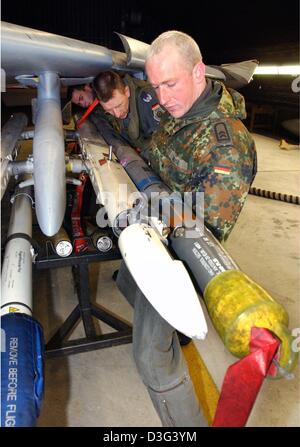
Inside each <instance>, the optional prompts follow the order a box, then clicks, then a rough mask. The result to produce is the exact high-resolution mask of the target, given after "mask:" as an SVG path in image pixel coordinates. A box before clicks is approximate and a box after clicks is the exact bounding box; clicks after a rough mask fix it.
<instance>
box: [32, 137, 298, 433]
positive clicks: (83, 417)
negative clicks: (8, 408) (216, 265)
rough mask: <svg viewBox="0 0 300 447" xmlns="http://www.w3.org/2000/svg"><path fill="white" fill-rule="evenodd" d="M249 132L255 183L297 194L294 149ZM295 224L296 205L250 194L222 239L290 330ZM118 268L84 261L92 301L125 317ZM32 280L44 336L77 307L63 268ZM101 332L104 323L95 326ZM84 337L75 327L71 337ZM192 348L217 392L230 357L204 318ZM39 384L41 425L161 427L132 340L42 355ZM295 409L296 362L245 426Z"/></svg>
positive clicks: (268, 386) (294, 319) (288, 420)
mask: <svg viewBox="0 0 300 447" xmlns="http://www.w3.org/2000/svg"><path fill="white" fill-rule="evenodd" d="M254 137H255V140H256V143H257V150H258V163H259V166H258V169H259V172H258V174H257V177H256V180H255V183H254V186H256V187H260V188H264V189H269V190H271V191H276V192H282V193H288V194H295V195H299V179H300V172H299V171H300V168H299V166H300V165H299V158H300V151H289V152H286V151H282V150H280V149H279V147H278V142H279V141H278V140H274V139H271V138H268V137H264V136H262V135H257V134H255V135H254ZM299 226H300V207H299V206H297V205H291V204H288V203H283V202H279V201H274V200H269V199H264V198H260V197H256V196H252V195H249V196H248V198H247V201H246V204H245V207H244V209H243V211H242V213H241V215H240V217H239V220H238V222H237V224H236V226H235V228H234V230H233V232H232V235H231V237H230V238H229V240H228V242H227V243H226V248H227V250H228V252H229V253H230V254H231V256H232V257H233V259H234V260H235V261H236V262H237V263H238V265H239V266H240V268H241V269H242V270H243V271H244V272H245V273H246V274H247V275H249V276H250V277H252V278H253V279H254V280H255V281H257V282H258V283H259V284H260V285H261V286H263V287H264V288H265V289H266V290H267V291H268V292H269V293H270V294H271V295H272V296H273V297H274V298H275V299H276V300H278V301H279V302H280V303H282V304H284V306H285V307H286V309H287V311H288V313H289V315H290V328H299V327H300V311H299V290H300V283H299V259H300V250H299V249H300V232H299ZM118 265H119V261H112V262H107V263H101V264H92V265H91V271H90V282H91V299H92V301H95V302H97V303H99V304H101V305H103V306H105V307H107V308H109V309H111V310H112V311H113V312H115V313H116V314H118V315H121V316H122V318H124V319H127V320H128V321H132V309H131V307H130V306H129V305H128V304H127V302H126V301H125V299H124V298H123V297H122V295H121V294H120V293H119V291H118V290H117V288H116V286H115V283H114V282H113V280H112V279H111V275H112V273H113V271H114V270H115V269H117V268H118ZM34 281H35V282H34V303H35V307H34V309H35V317H36V318H37V319H38V320H39V321H40V322H41V323H42V325H43V327H44V333H45V337H46V339H47V340H48V339H49V337H50V336H51V335H53V333H54V332H55V331H56V329H57V328H58V327H59V326H60V325H61V324H62V322H63V321H64V319H65V318H66V317H67V315H68V314H69V313H70V311H71V310H72V309H73V308H74V306H75V305H76V295H75V292H74V286H73V281H72V275H71V271H70V269H69V268H64V269H56V270H52V271H51V273H50V272H45V271H42V272H37V273H35V274H34ZM207 321H208V322H209V319H208V320H207ZM101 330H102V331H103V332H106V331H107V330H108V328H107V327H106V326H105V325H104V324H101ZM83 335H84V333H83V328H82V327H81V324H80V325H79V326H78V327H77V328H76V330H75V331H74V334H73V336H74V337H80V336H83ZM298 345H299V343H298ZM196 346H197V348H198V349H199V352H200V353H201V357H202V358H203V359H204V361H205V363H206V365H207V367H208V369H209V371H210V373H211V375H212V378H213V380H214V382H215V383H216V385H217V387H218V388H219V389H220V387H221V385H222V381H223V377H224V374H225V371H226V369H227V367H228V366H229V365H231V364H232V363H234V362H235V361H237V359H236V358H235V357H233V356H232V355H231V354H230V353H228V351H226V349H225V347H224V345H223V343H222V342H221V340H220V339H219V337H218V335H217V334H216V332H215V330H214V328H213V327H212V326H211V324H210V322H209V333H208V336H207V338H206V340H205V341H196ZM45 383H46V388H45V398H44V403H43V408H42V412H41V415H40V418H39V421H38V426H40V427H49V426H60V427H65V426H68V427H78V426H83V427H88V426H101V427H104V426H105V427H118V426H123V427H140V426H143V427H151V426H152V427H155V426H156V427H159V426H161V423H160V420H159V418H158V416H157V415H156V413H155V411H154V408H153V406H152V403H151V401H150V398H149V396H148V394H147V392H146V389H145V387H144V385H143V383H142V382H141V379H140V378H139V375H138V373H137V371H136V368H135V365H134V361H133V357H132V350H131V345H123V346H119V347H114V348H107V349H103V350H98V351H92V352H88V353H83V354H76V355H73V356H69V357H65V358H56V359H49V360H47V361H46V377H45ZM299 409H300V387H299V367H298V368H297V369H296V371H295V378H294V379H293V380H291V381H288V380H284V379H282V380H277V381H274V380H266V381H265V382H264V384H263V387H262V390H261V392H260V394H259V397H258V399H257V401H256V403H255V406H254V408H253V411H252V414H251V416H250V419H249V421H248V424H247V425H248V426H252V427H261V426H274V427H278V426H300V412H299Z"/></svg>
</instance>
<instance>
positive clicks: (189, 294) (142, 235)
mask: <svg viewBox="0 0 300 447" xmlns="http://www.w3.org/2000/svg"><path fill="white" fill-rule="evenodd" d="M98 138H99V137H98ZM99 140H100V138H99ZM80 144H81V148H82V153H83V156H84V158H85V162H86V166H87V169H88V171H89V175H90V178H91V181H92V184H93V187H94V189H95V192H96V195H97V199H98V201H99V203H102V204H103V205H104V206H105V207H106V211H107V214H108V220H109V223H110V225H111V226H112V227H114V226H118V224H117V223H116V219H117V218H118V217H119V216H120V214H121V213H125V215H130V212H131V211H132V210H134V203H135V200H136V199H137V198H141V194H140V192H139V191H138V190H137V188H136V186H135V185H134V183H133V182H132V180H131V179H130V178H129V176H128V174H127V173H126V171H125V170H124V169H123V167H122V166H121V165H120V163H118V161H117V159H116V157H115V155H113V156H112V159H111V160H109V158H108V148H107V146H106V145H105V143H104V142H103V146H102V145H101V146H100V145H99V144H97V145H96V144H93V143H91V142H89V141H88V139H84V138H81V139H80ZM120 186H121V187H122V188H124V190H123V191H122V190H120ZM125 187H126V188H125ZM120 191H121V193H120ZM126 193H127V194H126ZM141 200H143V199H142V198H141ZM133 215H134V214H133ZM97 223H98V221H97ZM129 223H130V222H129ZM98 224H99V223H98ZM119 248H120V251H121V254H122V256H123V259H124V261H125V263H126V265H127V267H128V269H129V271H130V272H131V274H132V276H133V277H134V279H135V281H136V283H137V285H138V286H139V288H140V289H141V291H142V292H143V294H144V295H145V297H146V298H147V299H148V300H149V302H150V303H151V304H152V306H153V307H154V308H155V309H156V310H157V312H158V313H159V314H160V315H161V316H162V317H163V318H164V319H165V320H166V321H167V322H168V323H169V324H170V325H171V326H173V327H174V328H175V329H177V330H179V331H180V332H182V333H183V334H185V335H187V336H188V337H191V338H198V339H204V338H205V336H206V333H207V325H206V321H205V318H204V315H203V311H202V308H201V304H200V301H199V298H198V295H197V293H196V291H195V288H194V286H193V283H192V281H191V279H190V277H189V274H188V272H187V271H186V269H185V267H184V264H183V263H182V262H181V261H178V260H174V259H173V258H172V257H171V255H170V254H169V252H168V250H167V249H166V247H165V245H164V244H163V242H162V240H161V238H160V237H159V235H158V233H157V231H156V230H155V229H154V228H152V227H150V226H149V225H146V224H144V223H132V224H131V225H129V226H127V227H126V228H125V229H123V231H122V232H120V237H119Z"/></svg>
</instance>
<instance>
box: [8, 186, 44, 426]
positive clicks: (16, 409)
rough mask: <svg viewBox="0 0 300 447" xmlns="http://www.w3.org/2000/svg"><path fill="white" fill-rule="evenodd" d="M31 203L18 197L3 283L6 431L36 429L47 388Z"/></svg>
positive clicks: (23, 194) (27, 195)
mask: <svg viewBox="0 0 300 447" xmlns="http://www.w3.org/2000/svg"><path fill="white" fill-rule="evenodd" d="M31 208H32V198H31V191H30V188H29V187H27V188H23V189H21V190H20V189H19V190H17V191H16V194H15V196H14V201H13V206H12V213H11V218H10V223H9V231H8V239H7V242H6V247H5V254H4V260H3V267H2V277H1V338H2V340H1V343H2V349H1V426H2V427H28V426H34V425H35V423H36V419H37V417H38V415H39V412H40V407H41V402H42V395H43V384H44V369H43V360H44V340H43V331H42V327H41V326H40V324H39V323H38V321H36V320H35V319H34V318H33V317H32V257H33V253H32V248H31V232H32V214H31Z"/></svg>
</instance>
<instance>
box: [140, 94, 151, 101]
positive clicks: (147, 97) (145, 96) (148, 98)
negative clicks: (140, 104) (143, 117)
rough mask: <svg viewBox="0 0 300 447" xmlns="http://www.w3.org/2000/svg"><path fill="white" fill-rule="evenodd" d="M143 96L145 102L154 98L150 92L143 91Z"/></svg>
mask: <svg viewBox="0 0 300 447" xmlns="http://www.w3.org/2000/svg"><path fill="white" fill-rule="evenodd" d="M141 98H142V100H143V101H144V102H150V101H151V100H152V95H150V93H149V92H142V94H141Z"/></svg>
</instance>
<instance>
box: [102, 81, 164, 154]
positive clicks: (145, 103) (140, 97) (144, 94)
mask: <svg viewBox="0 0 300 447" xmlns="http://www.w3.org/2000/svg"><path fill="white" fill-rule="evenodd" d="M124 81H125V83H126V84H127V85H128V87H129V89H130V98H129V115H128V118H127V119H125V120H121V119H118V118H115V117H113V116H111V115H110V117H109V118H108V119H109V121H110V122H111V123H112V125H113V127H114V128H115V130H117V131H119V132H120V134H121V136H122V137H123V138H124V139H125V140H127V141H128V143H129V144H130V145H131V146H133V147H134V148H139V149H141V150H142V149H146V148H147V147H148V145H149V141H150V140H151V136H152V134H153V132H154V131H155V130H156V129H157V127H158V124H159V121H160V118H161V116H162V114H163V113H164V110H163V109H162V108H161V107H160V105H159V103H158V99H157V97H156V94H155V92H154V90H153V88H152V87H151V86H150V84H148V82H146V81H142V80H139V79H136V78H133V77H132V76H129V75H126V76H125V78H124Z"/></svg>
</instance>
